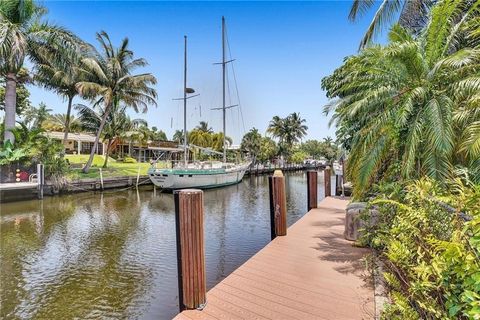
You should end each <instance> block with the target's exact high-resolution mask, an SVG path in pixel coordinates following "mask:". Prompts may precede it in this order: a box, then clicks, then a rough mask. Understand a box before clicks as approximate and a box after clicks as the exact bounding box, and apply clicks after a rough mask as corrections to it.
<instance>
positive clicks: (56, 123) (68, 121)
mask: <svg viewBox="0 0 480 320" xmlns="http://www.w3.org/2000/svg"><path fill="white" fill-rule="evenodd" d="M81 125H82V124H81V122H80V121H79V119H78V118H76V117H75V116H73V115H71V116H70V117H67V115H66V114H65V113H56V114H53V115H50V116H49V117H48V118H47V119H46V120H45V122H44V123H43V125H42V126H43V128H44V129H45V130H50V131H68V132H79V131H80V129H81ZM67 127H68V128H67Z"/></svg>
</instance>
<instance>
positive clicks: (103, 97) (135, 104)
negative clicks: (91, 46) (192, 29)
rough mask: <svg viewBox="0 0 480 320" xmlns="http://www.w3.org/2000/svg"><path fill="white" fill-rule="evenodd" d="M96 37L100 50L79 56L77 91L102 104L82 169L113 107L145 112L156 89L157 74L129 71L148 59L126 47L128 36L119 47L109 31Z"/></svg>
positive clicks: (155, 96)
mask: <svg viewBox="0 0 480 320" xmlns="http://www.w3.org/2000/svg"><path fill="white" fill-rule="evenodd" d="M97 40H98V41H99V43H100V46H101V50H102V53H101V54H100V53H95V54H94V57H88V58H84V59H83V60H82V64H83V66H84V70H85V77H86V79H87V80H85V81H81V82H79V83H78V84H77V89H78V91H79V92H80V94H81V95H82V96H83V97H85V98H89V99H91V100H92V101H94V106H99V105H102V104H103V106H104V107H103V108H104V114H103V116H102V121H101V122H100V125H99V127H98V130H97V134H96V137H95V142H94V147H93V148H92V151H91V152H90V158H89V159H88V161H87V163H86V164H85V167H84V168H83V172H85V173H87V172H88V170H89V169H90V166H91V165H92V161H93V157H94V154H95V149H96V147H97V145H98V141H99V139H100V135H101V134H102V130H103V127H104V126H105V122H106V120H107V117H108V115H109V114H110V111H111V109H112V108H116V107H118V106H119V105H120V104H122V105H124V106H126V107H131V108H133V109H134V110H135V111H136V112H139V110H142V111H143V112H146V111H147V109H148V105H155V106H156V105H157V102H156V100H155V99H156V98H157V93H156V91H155V89H154V88H152V87H151V85H155V84H156V82H157V80H156V78H155V77H154V76H153V75H152V74H150V73H143V74H132V72H133V71H134V70H135V69H136V68H138V67H144V66H146V65H147V62H146V60H145V59H141V58H140V59H134V56H133V51H131V50H130V49H128V39H127V38H125V39H124V40H123V41H122V43H121V44H120V47H118V48H114V47H113V45H112V43H111V41H110V38H109V36H108V34H107V33H106V32H104V31H102V32H100V33H97Z"/></svg>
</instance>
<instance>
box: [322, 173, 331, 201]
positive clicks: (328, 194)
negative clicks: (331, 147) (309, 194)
mask: <svg viewBox="0 0 480 320" xmlns="http://www.w3.org/2000/svg"><path fill="white" fill-rule="evenodd" d="M323 177H324V189H325V197H331V196H332V180H331V179H332V174H331V169H330V167H328V166H327V167H326V168H325V170H323Z"/></svg>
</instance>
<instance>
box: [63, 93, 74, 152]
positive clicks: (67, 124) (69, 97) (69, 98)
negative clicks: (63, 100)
mask: <svg viewBox="0 0 480 320" xmlns="http://www.w3.org/2000/svg"><path fill="white" fill-rule="evenodd" d="M72 102H73V96H68V106H67V118H66V119H65V129H64V130H65V133H64V135H63V153H64V154H65V148H66V145H67V140H68V131H69V130H70V114H71V113H72Z"/></svg>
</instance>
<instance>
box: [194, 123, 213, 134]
mask: <svg viewBox="0 0 480 320" xmlns="http://www.w3.org/2000/svg"><path fill="white" fill-rule="evenodd" d="M195 129H198V130H200V131H203V132H207V133H213V128H212V127H209V126H208V122H206V121H200V124H199V125H198V126H197V127H196V128H195Z"/></svg>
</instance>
